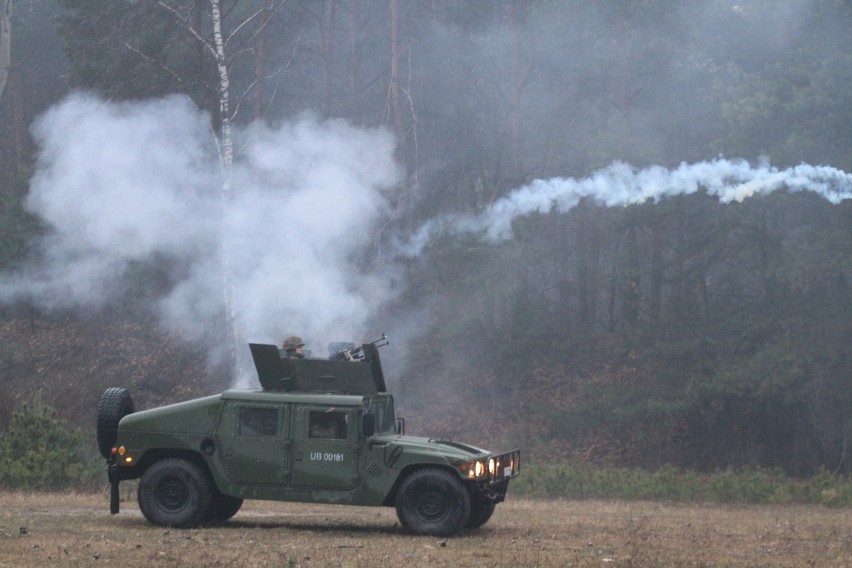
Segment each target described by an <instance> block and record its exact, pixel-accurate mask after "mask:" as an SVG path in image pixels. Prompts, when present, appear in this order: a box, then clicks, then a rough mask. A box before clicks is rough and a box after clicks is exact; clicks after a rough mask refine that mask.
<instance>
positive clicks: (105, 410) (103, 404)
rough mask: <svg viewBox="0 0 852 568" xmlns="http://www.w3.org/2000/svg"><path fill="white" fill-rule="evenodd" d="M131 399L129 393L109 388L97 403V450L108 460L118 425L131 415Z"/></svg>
mask: <svg viewBox="0 0 852 568" xmlns="http://www.w3.org/2000/svg"><path fill="white" fill-rule="evenodd" d="M133 410H134V408H133V399H132V398H131V397H130V391H128V390H127V389H123V388H119V387H111V388H108V389H107V390H105V391H104V393H103V394H102V395H101V401H100V403H98V428H97V430H98V450H99V451H100V452H101V455H102V456H103V457H104V458H106V459H109V458H110V455H112V448H113V446H115V441H116V439H117V438H118V423H119V422H121V419H122V418H124V417H125V416H127V415H128V414H132V413H133Z"/></svg>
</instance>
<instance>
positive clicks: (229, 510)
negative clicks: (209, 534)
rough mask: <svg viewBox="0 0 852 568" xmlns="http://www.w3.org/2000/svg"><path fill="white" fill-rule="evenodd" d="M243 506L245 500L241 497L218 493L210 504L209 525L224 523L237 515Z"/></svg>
mask: <svg viewBox="0 0 852 568" xmlns="http://www.w3.org/2000/svg"><path fill="white" fill-rule="evenodd" d="M242 506H243V500H242V499H240V498H239V497H231V496H230V495H222V494H221V493H218V492H217V493H216V495H215V496H214V497H213V501H212V502H211V503H210V511H208V513H207V523H209V524H214V525H217V524H220V523H224V522H225V521H227V520H228V519H230V518H231V517H233V516H234V515H236V514H237V511H239V510H240V507H242Z"/></svg>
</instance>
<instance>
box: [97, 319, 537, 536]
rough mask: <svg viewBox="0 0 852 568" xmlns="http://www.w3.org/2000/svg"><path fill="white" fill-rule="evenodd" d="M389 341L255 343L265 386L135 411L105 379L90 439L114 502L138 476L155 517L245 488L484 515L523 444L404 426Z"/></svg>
mask: <svg viewBox="0 0 852 568" xmlns="http://www.w3.org/2000/svg"><path fill="white" fill-rule="evenodd" d="M386 343H387V341H386V337H385V336H383V337H382V339H381V340H379V341H376V342H372V343H365V344H363V345H361V346H359V347H356V346H355V345H354V344H344V348H343V349H339V350H336V351H334V353H333V354H332V355H331V356H330V357H329V358H328V359H312V358H309V359H297V358H286V357H284V353H283V352H281V351H280V350H279V349H278V347H276V346H275V345H264V344H250V345H249V347H250V350H251V353H252V357H253V359H254V363H255V367H256V369H257V373H258V378H259V379H260V384H261V387H262V388H261V389H257V390H228V391H225V392H223V393H221V394H218V395H213V396H208V397H204V398H199V399H195V400H190V401H186V402H180V403H177V404H171V405H168V406H163V407H160V408H154V409H150V410H143V411H139V412H135V411H134V406H133V401H132V398H131V396H130V393H129V392H128V390H127V389H124V388H120V387H113V388H109V389H107V390H106V391H104V393H103V395H102V396H101V400H100V404H99V407H98V422H97V438H98V447H99V450H100V452H101V454H102V455H103V456H104V457H105V458H106V460H107V472H108V476H109V481H110V485H111V491H110V494H111V497H110V511H111V513H112V514H116V513H118V512H119V490H118V489H119V483H120V482H121V481H124V480H129V479H139V480H140V481H139V485H138V490H137V498H138V503H139V508H140V509H141V511H142V514H143V515H144V516H145V518H146V519H147V520H148V521H149V522H151V523H154V524H156V525H163V526H172V527H190V526H198V525H207V524H215V523H221V522H224V521H226V520H227V519H229V518H231V517H232V516H233V515H235V514H236V513H237V511H238V510H239V509H240V507H241V505H242V503H243V500H244V499H270V500H277V501H299V502H309V503H338V504H348V505H362V506H363V505H375V506H386V507H395V508H396V512H397V516H398V517H399V520H400V523H401V524H402V526H403V527H404V528H405V529H407V530H408V531H410V532H413V533H417V534H431V535H450V534H455V533H457V532H459V531H461V530H464V529H475V528H478V527H480V526H482V525H483V524H485V523H486V522H487V521H488V519H489V518H490V517H491V515H492V513H493V512H494V507H495V505H496V504H497V503H500V502H502V501H503V499H504V498H505V496H506V490H507V488H508V485H509V481H510V479H512V478H513V477H516V476H517V475H518V474H519V471H520V452H519V451H518V450H513V451H509V452H502V453H493V452H489V451H486V450H483V449H479V448H476V447H473V446H470V445H467V444H461V443H458V442H453V441H451V440H449V439H446V438H426V437H416V436H410V435H406V434H405V431H404V430H405V422H404V421H403V420H402V419H401V418H396V417H395V416H394V401H393V397H392V396H391V395H390V394H389V393H388V392H387V389H386V387H385V379H384V374H383V371H382V365H381V361H380V359H379V352H378V347H379V346H380V345H385V344H386Z"/></svg>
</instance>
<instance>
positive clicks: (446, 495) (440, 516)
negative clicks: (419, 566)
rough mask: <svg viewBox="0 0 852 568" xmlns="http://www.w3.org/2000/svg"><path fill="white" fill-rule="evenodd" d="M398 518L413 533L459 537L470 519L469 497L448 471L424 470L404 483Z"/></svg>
mask: <svg viewBox="0 0 852 568" xmlns="http://www.w3.org/2000/svg"><path fill="white" fill-rule="evenodd" d="M396 514H397V516H398V517H399V521H400V523H402V526H403V527H405V528H406V529H408V530H409V531H411V532H414V533H417V534H426V535H441V536H444V535H451V534H456V533H458V532H459V531H460V530H461V529H462V527H464V525H465V523H466V522H467V519H468V516H469V515H470V493H469V492H468V490H467V488H466V487H465V486H464V485H462V483H461V481H459V479H458V478H457V477H455V476H454V475H452V474H451V473H449V472H447V471H444V470H442V469H433V468H430V469H421V470H418V471H415V472H414V473H412V474H411V475H409V476H408V478H406V479H405V481H403V482H402V485H401V486H400V488H399V493H398V494H397V497H396Z"/></svg>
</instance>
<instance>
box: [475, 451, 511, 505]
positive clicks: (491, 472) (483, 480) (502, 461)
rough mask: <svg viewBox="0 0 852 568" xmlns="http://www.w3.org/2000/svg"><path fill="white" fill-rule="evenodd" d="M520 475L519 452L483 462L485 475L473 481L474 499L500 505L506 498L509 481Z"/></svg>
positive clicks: (507, 453)
mask: <svg viewBox="0 0 852 568" xmlns="http://www.w3.org/2000/svg"><path fill="white" fill-rule="evenodd" d="M520 473H521V451H520V450H512V451H511V452H505V453H502V454H498V455H496V456H493V457H490V458H488V459H487V460H485V473H484V475H483V476H481V477H478V478H475V479H474V487H475V491H474V495H473V497H474V498H477V499H479V500H483V501H494V502H495V503H501V502H502V501H503V500H504V499H505V498H506V490H507V489H508V488H509V480H511V479H512V478H514V477H517V476H518V475H520Z"/></svg>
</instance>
